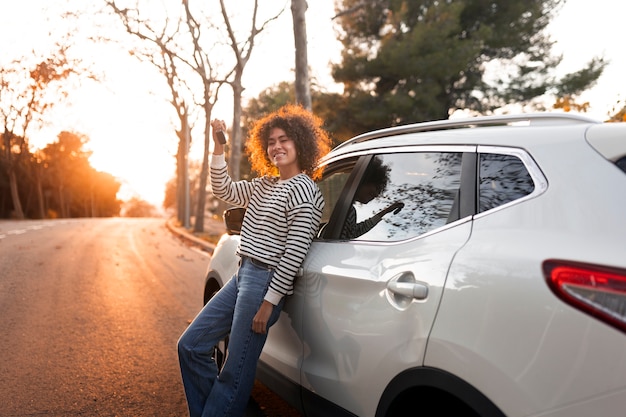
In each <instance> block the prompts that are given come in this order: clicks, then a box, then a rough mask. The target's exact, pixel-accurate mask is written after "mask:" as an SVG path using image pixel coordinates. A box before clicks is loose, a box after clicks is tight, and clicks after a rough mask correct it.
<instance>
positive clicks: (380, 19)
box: [333, 0, 605, 133]
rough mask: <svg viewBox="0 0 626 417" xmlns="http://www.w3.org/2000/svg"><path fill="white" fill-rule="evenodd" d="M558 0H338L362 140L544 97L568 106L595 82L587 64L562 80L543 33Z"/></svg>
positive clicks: (346, 75)
mask: <svg viewBox="0 0 626 417" xmlns="http://www.w3.org/2000/svg"><path fill="white" fill-rule="evenodd" d="M562 3H563V1H562V0H529V1H525V2H514V1H510V0H491V1H485V0H448V1H439V0H429V1H422V0H420V1H417V0H398V1H395V0H394V1H391V0H372V1H368V2H364V1H361V0H342V1H340V4H339V9H340V10H342V12H340V13H338V14H337V16H336V18H337V20H338V21H339V22H340V24H341V27H342V29H343V34H342V35H341V42H342V43H343V46H344V49H343V52H342V62H341V63H340V64H338V65H335V66H334V68H333V76H334V78H335V80H336V81H338V82H342V83H343V84H344V87H345V88H344V91H345V92H346V95H347V96H348V97H349V101H348V102H347V103H348V105H349V106H350V108H351V110H352V112H351V114H352V124H353V125H354V126H357V133H358V131H360V132H363V131H367V130H372V129H376V128H380V127H385V126H389V125H398V124H404V123H409V122H419V121H427V120H434V119H445V118H448V117H449V115H450V114H452V113H453V112H454V111H455V110H457V109H463V110H469V111H471V112H474V113H491V112H493V111H495V110H496V109H501V108H504V107H505V106H507V105H511V104H517V105H525V106H529V107H530V108H533V109H539V108H541V106H542V104H541V102H539V100H538V98H539V97H541V96H543V95H544V94H547V93H548V94H553V95H555V96H561V97H563V96H566V95H569V96H572V97H575V96H576V95H577V94H579V93H580V92H582V91H584V90H585V89H587V88H589V87H590V86H591V85H592V84H593V83H594V82H595V81H596V80H597V79H598V77H599V76H600V75H601V74H602V71H603V70H604V67H605V62H604V60H603V59H602V58H593V59H591V60H590V61H589V63H588V64H587V66H586V67H585V68H583V69H581V70H580V71H577V72H574V73H571V74H567V75H566V76H564V77H562V78H561V79H556V78H555V77H554V76H552V70H553V69H554V68H555V67H556V66H557V65H558V64H559V63H560V61H561V57H557V56H553V55H551V53H550V51H551V47H552V44H553V42H552V41H551V40H550V39H549V37H548V36H547V34H546V31H545V29H546V27H547V25H548V23H549V22H550V19H551V17H552V16H553V15H554V13H555V12H556V11H557V10H558V8H559V7H560V6H561V5H562Z"/></svg>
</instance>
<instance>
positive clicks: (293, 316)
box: [260, 157, 358, 408]
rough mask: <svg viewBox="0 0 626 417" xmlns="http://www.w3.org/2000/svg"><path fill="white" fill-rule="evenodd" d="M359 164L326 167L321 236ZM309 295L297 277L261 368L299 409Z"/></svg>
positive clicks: (349, 161) (345, 160) (344, 162)
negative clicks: (306, 300) (303, 325)
mask: <svg viewBox="0 0 626 417" xmlns="http://www.w3.org/2000/svg"><path fill="white" fill-rule="evenodd" d="M357 161H358V157H347V158H342V159H340V160H337V161H334V162H333V163H332V164H328V165H326V166H324V167H323V170H324V171H323V177H322V179H321V180H320V181H318V183H317V184H318V187H319V188H320V190H321V192H322V194H323V196H324V203H325V204H324V211H323V213H322V219H321V225H320V234H321V233H323V230H324V229H325V227H326V226H327V225H328V222H329V219H330V218H331V214H332V212H333V210H334V208H335V205H336V203H337V201H339V199H340V196H341V194H342V193H343V192H344V188H345V184H346V183H348V180H349V178H350V177H351V176H352V175H353V174H352V171H353V169H354V166H355V164H356V163H357ZM305 293H306V291H305V282H304V280H303V278H302V277H301V276H300V277H297V278H296V280H295V283H294V294H293V295H292V296H290V297H287V299H286V300H285V305H284V307H283V311H282V312H281V315H280V318H279V320H278V321H277V322H276V324H274V325H273V326H272V327H271V329H270V331H269V333H268V338H267V341H266V343H265V346H264V347H263V352H262V354H261V358H260V360H261V363H262V365H261V368H262V369H268V368H269V369H270V370H271V371H270V373H269V374H268V375H264V376H265V378H262V379H263V382H264V383H265V384H266V385H268V386H270V387H271V388H272V389H273V390H274V391H276V392H279V393H280V395H281V396H283V397H284V398H285V399H287V400H288V401H289V402H290V403H292V405H294V406H296V407H298V408H299V407H300V404H299V401H300V390H299V388H298V387H299V384H300V366H301V364H302V357H303V352H304V349H305V347H304V344H303V336H302V317H303V310H304V304H305V300H304V296H305Z"/></svg>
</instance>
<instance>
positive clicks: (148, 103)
mask: <svg viewBox="0 0 626 417" xmlns="http://www.w3.org/2000/svg"><path fill="white" fill-rule="evenodd" d="M284 1H285V4H286V5H287V9H286V10H285V12H284V13H283V14H282V15H281V16H280V17H279V19H278V20H277V21H275V22H273V23H272V24H271V26H269V27H268V28H267V29H266V30H265V32H264V33H263V34H262V35H261V36H260V37H259V38H258V39H257V44H256V46H255V49H254V50H253V53H252V58H251V60H250V62H249V63H248V65H247V67H246V70H245V72H244V80H243V83H244V86H245V87H246V90H245V92H244V99H245V98H252V97H255V96H257V95H258V93H259V92H260V91H262V90H263V89H265V88H267V87H270V86H272V85H275V84H277V83H279V82H281V81H291V80H293V77H294V75H293V67H294V55H293V53H294V47H293V31H292V22H291V12H290V10H289V7H288V4H289V3H288V0H284ZM81 2H82V0H20V1H15V0H0V64H3V63H4V62H7V60H12V59H15V58H17V57H20V56H24V55H25V54H27V53H28V51H30V50H31V49H33V48H34V49H37V48H38V45H40V44H41V43H42V42H45V41H46V40H48V39H50V38H53V37H54V36H53V35H54V33H55V32H56V31H57V27H56V26H55V23H54V19H53V17H54V15H55V14H56V13H55V12H57V11H58V10H64V9H65V8H66V7H67V4H68V3H69V4H71V3H74V4H76V5H78V4H80V3H81ZM276 3H278V2H275V4H276ZM620 4H621V0H595V1H594V2H593V3H592V6H590V3H589V1H588V0H568V1H567V3H566V5H565V6H564V8H563V9H562V10H561V12H560V14H559V16H558V17H557V18H556V19H554V20H553V21H552V23H551V25H550V28H549V29H550V33H551V34H552V36H553V39H554V40H555V41H557V43H556V44H555V46H554V49H553V51H554V52H555V53H560V54H563V56H564V59H563V62H562V64H561V66H560V67H559V71H560V72H561V73H562V74H564V73H567V72H570V71H573V70H576V69H580V68H581V67H582V66H583V65H584V64H585V63H586V62H588V61H589V60H590V59H591V58H592V57H594V56H598V55H603V56H605V58H606V59H608V61H609V65H608V66H607V68H606V70H605V72H604V74H603V76H602V77H601V78H600V79H599V81H598V83H597V85H596V86H595V87H594V88H592V89H591V90H590V91H588V92H586V93H585V94H584V95H583V96H582V99H583V100H586V101H589V102H590V104H591V109H590V111H589V112H588V113H587V115H588V116H591V117H593V118H596V119H599V120H604V119H606V118H607V114H608V113H609V112H610V110H611V109H612V108H613V107H615V106H617V102H618V100H621V101H622V105H623V100H624V99H625V95H626V85H625V82H624V79H625V77H624V76H623V74H625V73H626V54H624V53H623V50H624V46H623V39H622V38H623V37H622V30H621V26H622V24H623V23H622V20H623V15H622V14H621V13H620V10H619V9H620ZM308 5H309V9H308V10H307V13H306V18H307V34H308V46H309V50H308V58H309V65H310V67H311V71H312V72H311V75H312V76H313V77H315V78H316V79H317V81H318V82H319V83H321V84H323V85H326V86H328V88H329V89H330V90H333V91H339V90H340V87H339V86H336V85H333V82H332V77H331V76H330V63H331V62H338V61H339V56H340V44H339V43H338V41H337V40H336V35H335V28H334V25H333V22H332V21H331V18H332V16H333V15H334V4H333V0H313V1H311V0H309V2H308ZM49 33H51V34H52V35H50V34H49ZM85 55H86V56H87V57H88V58H89V59H90V60H91V61H93V62H94V63H95V64H96V66H97V67H98V70H99V71H102V73H104V74H106V82H104V83H100V84H93V83H92V84H90V85H84V86H82V87H81V88H80V89H78V90H77V91H74V92H73V93H72V96H71V100H70V104H63V105H59V106H57V108H55V109H54V111H53V113H52V114H51V116H52V117H50V119H53V122H51V123H49V124H47V125H45V126H43V127H42V128H41V129H38V130H37V131H36V132H29V137H30V138H31V144H32V146H34V147H43V146H45V144H46V143H50V142H52V141H54V140H56V136H57V135H58V133H59V132H61V131H62V130H71V131H75V132H79V133H83V134H85V135H86V136H87V137H89V144H88V148H89V149H90V150H91V151H92V156H91V158H90V163H91V164H92V166H93V167H94V168H95V169H97V170H100V171H105V172H109V173H111V174H112V175H114V176H116V177H117V178H118V179H119V180H120V181H121V182H122V189H121V192H120V194H119V195H118V197H119V198H121V199H128V198H130V197H133V196H136V197H139V198H143V199H145V200H147V201H149V202H150V203H152V204H154V205H155V206H157V207H161V203H162V201H163V195H164V189H165V183H166V182H167V181H168V180H170V179H171V178H172V177H173V176H174V171H175V159H174V154H175V153H176V143H177V138H176V136H175V133H174V129H175V126H176V123H175V120H173V119H172V110H171V105H170V104H168V103H167V102H165V99H164V96H165V94H164V85H163V84H164V81H163V79H162V77H161V76H159V75H158V74H155V73H154V72H155V71H154V68H153V67H151V66H150V64H145V63H140V62H138V61H137V60H136V59H135V58H133V57H131V56H129V55H128V53H127V52H125V51H123V50H122V48H121V47H117V46H113V45H109V46H108V47H102V48H99V49H97V50H94V49H93V48H90V47H86V49H85ZM562 74H561V75H562ZM229 93H230V91H229V90H228V89H224V93H223V95H224V96H223V97H224V98H223V99H222V95H221V96H220V100H219V101H218V105H217V106H216V108H215V109H214V113H213V116H214V117H218V118H221V119H224V120H225V121H226V122H227V124H228V123H230V121H232V105H231V100H229V98H228V97H227V96H228V94H229ZM620 107H621V106H620ZM193 144H194V145H193V146H192V149H191V158H192V159H200V158H201V156H202V144H203V137H202V132H195V133H194V139H193Z"/></svg>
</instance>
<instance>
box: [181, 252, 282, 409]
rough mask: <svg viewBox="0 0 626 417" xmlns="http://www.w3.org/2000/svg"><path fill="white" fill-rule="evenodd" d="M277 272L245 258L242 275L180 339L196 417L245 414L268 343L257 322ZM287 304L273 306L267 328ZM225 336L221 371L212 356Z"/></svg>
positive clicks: (186, 382)
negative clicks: (254, 326) (256, 327)
mask: <svg viewBox="0 0 626 417" xmlns="http://www.w3.org/2000/svg"><path fill="white" fill-rule="evenodd" d="M273 274H274V272H273V271H271V270H267V269H264V268H262V267H259V266H257V265H255V264H253V263H252V262H250V260H248V259H247V258H243V261H242V263H241V266H240V267H239V270H238V271H237V273H236V274H235V275H234V276H233V277H232V278H231V279H230V280H229V281H228V282H227V283H226V285H224V287H223V288H222V289H221V290H220V291H219V292H218V293H217V294H215V296H214V297H213V298H211V300H210V301H209V302H208V303H207V304H206V306H204V308H203V309H202V311H200V313H198V315H197V316H196V318H195V319H194V320H193V322H192V323H191V324H190V325H189V327H188V328H187V329H186V330H185V332H184V333H183V334H182V335H181V337H180V339H179V340H178V359H179V362H180V369H181V374H182V379H183V385H184V388H185V395H186V396H187V405H188V406H189V415H190V416H191V417H218V416H220V417H226V416H228V417H238V416H242V415H243V413H244V412H245V409H246V406H247V404H248V400H249V398H250V393H251V392H252V388H253V386H254V379H255V376H256V367H257V362H258V359H259V356H261V351H262V350H263V345H264V344H265V340H266V339H267V333H266V334H259V333H255V332H253V331H252V319H253V318H254V316H255V314H256V313H257V311H258V310H259V307H260V306H261V303H262V302H263V297H264V296H265V293H266V292H267V288H268V286H269V283H270V280H271V279H272V275H273ZM283 300H284V298H283ZM282 305H283V301H281V302H280V303H279V305H277V306H275V307H274V310H273V312H272V315H271V316H270V320H269V323H268V327H269V326H272V325H273V324H274V323H276V320H278V316H279V315H280V311H281V309H282ZM226 336H229V342H228V355H227V357H226V362H225V363H224V366H223V367H222V369H221V371H220V370H218V369H217V365H216V363H215V360H214V358H213V357H212V353H213V348H214V346H215V345H216V344H217V343H218V342H219V341H220V340H223V339H224V338H225V337H226Z"/></svg>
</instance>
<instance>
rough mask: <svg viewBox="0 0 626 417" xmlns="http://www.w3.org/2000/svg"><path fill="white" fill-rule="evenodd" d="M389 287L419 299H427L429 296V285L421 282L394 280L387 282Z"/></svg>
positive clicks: (400, 293)
mask: <svg viewBox="0 0 626 417" xmlns="http://www.w3.org/2000/svg"><path fill="white" fill-rule="evenodd" d="M387 288H388V289H389V291H391V292H393V293H395V294H398V295H402V296H405V297H411V298H415V299H418V300H425V299H426V297H428V287H427V286H426V285H424V284H421V283H419V282H401V281H392V282H389V283H388V284H387Z"/></svg>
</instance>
